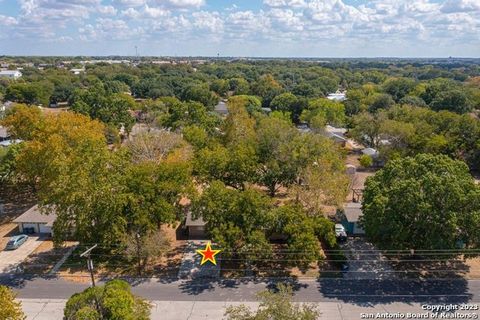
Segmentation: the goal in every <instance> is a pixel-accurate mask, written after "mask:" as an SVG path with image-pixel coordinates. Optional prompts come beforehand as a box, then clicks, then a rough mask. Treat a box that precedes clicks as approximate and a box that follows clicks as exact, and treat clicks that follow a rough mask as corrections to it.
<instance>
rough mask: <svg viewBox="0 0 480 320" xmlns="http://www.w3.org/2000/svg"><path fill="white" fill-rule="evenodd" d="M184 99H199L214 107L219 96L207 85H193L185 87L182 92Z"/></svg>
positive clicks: (206, 105)
mask: <svg viewBox="0 0 480 320" xmlns="http://www.w3.org/2000/svg"><path fill="white" fill-rule="evenodd" d="M182 99H183V100H184V101H197V102H200V103H202V104H203V105H204V106H205V107H208V108H213V107H214V106H215V105H216V104H217V103H218V101H219V98H218V96H217V95H216V94H215V93H214V92H212V91H210V89H209V87H208V86H207V85H192V86H188V87H186V88H185V89H184V91H183V93H182Z"/></svg>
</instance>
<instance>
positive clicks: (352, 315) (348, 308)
mask: <svg viewBox="0 0 480 320" xmlns="http://www.w3.org/2000/svg"><path fill="white" fill-rule="evenodd" d="M21 301H22V306H23V310H24V312H25V313H26V315H27V320H57V319H58V320H60V319H62V318H63V308H64V306H65V302H66V300H62V299H48V300H46V299H21ZM242 303H243V304H245V305H246V306H248V307H251V308H256V307H257V306H258V303H256V302H221V301H152V305H153V307H152V313H151V319H153V320H155V319H162V320H187V319H188V320H200V319H209V320H221V319H224V313H225V310H226V308H227V306H231V305H239V304H242ZM315 305H316V306H317V307H318V309H319V310H320V312H321V315H320V317H319V318H318V319H321V320H359V319H361V314H362V313H369V314H371V313H373V314H376V313H390V314H395V313H397V312H399V313H403V314H407V313H425V311H424V310H422V308H421V305H420V304H418V303H414V304H407V303H389V304H362V305H359V304H351V303H336V302H319V303H315Z"/></svg>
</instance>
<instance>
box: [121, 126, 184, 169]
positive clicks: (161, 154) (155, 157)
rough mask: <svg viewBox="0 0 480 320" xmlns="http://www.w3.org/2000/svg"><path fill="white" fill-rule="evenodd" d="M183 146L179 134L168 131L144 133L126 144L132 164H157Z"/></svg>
mask: <svg viewBox="0 0 480 320" xmlns="http://www.w3.org/2000/svg"><path fill="white" fill-rule="evenodd" d="M182 146H185V141H184V140H183V139H182V137H181V136H180V135H179V134H176V133H171V132H169V131H163V130H162V131H155V132H144V133H140V134H138V135H135V136H134V137H131V139H130V140H129V141H128V143H127V147H128V151H129V152H130V154H131V156H132V161H133V162H137V163H138V162H143V161H152V162H154V163H159V162H161V161H162V160H164V159H165V158H166V157H167V156H168V155H169V154H170V153H171V152H172V151H173V150H176V149H178V148H180V147H182Z"/></svg>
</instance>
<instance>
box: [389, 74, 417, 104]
mask: <svg viewBox="0 0 480 320" xmlns="http://www.w3.org/2000/svg"><path fill="white" fill-rule="evenodd" d="M414 87H415V80H413V79H410V78H390V79H387V81H385V82H384V83H383V90H384V91H385V92H386V93H388V94H389V95H391V96H392V97H393V100H395V102H399V101H400V99H402V98H403V97H405V96H406V95H408V94H409V93H410V92H411V91H412V90H413V88H414Z"/></svg>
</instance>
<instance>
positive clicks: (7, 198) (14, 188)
mask: <svg viewBox="0 0 480 320" xmlns="http://www.w3.org/2000/svg"><path fill="white" fill-rule="evenodd" d="M36 202H37V200H36V198H35V195H34V194H33V192H32V190H31V188H30V187H27V186H22V185H12V184H8V183H1V184H0V205H1V206H2V207H3V210H2V211H3V212H2V211H0V224H3V223H5V222H10V221H12V220H13V219H15V218H16V217H18V216H19V215H21V214H22V213H24V212H25V211H27V210H28V209H30V208H31V207H32V206H33V205H35V204H36Z"/></svg>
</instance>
